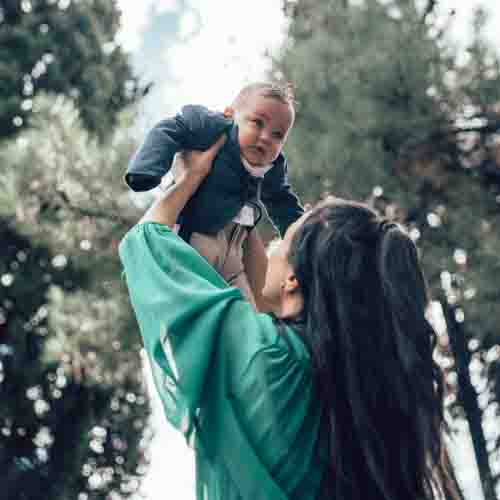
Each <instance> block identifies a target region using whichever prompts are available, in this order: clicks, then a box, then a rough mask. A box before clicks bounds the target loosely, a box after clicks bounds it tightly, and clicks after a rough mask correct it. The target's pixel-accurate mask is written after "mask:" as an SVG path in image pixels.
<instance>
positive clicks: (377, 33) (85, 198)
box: [0, 0, 500, 500]
mask: <svg viewBox="0 0 500 500" xmlns="http://www.w3.org/2000/svg"><path fill="white" fill-rule="evenodd" d="M499 28H500V7H498V6H496V2H493V1H465V0H464V1H455V2H453V1H451V0H447V1H445V0H420V1H419V0H321V1H320V0H293V1H292V0H254V1H253V2H244V1H243V0H232V1H217V2H215V1H213V0H212V1H209V0H156V1H153V0H142V1H141V2H137V1H134V0H0V250H1V251H0V397H1V401H2V404H1V405H0V479H1V484H2V498H5V499H7V500H14V499H15V500H19V499H24V500H73V499H75V500H119V499H126V498H132V499H133V498H146V499H150V500H154V499H156V498H176V499H179V500H192V499H194V488H193V481H194V470H193V457H192V453H191V451H190V450H189V449H188V448H187V447H186V445H185V443H184V442H183V439H182V438H181V437H180V436H177V435H176V434H175V433H174V432H173V431H170V429H169V428H168V426H167V424H166V421H165V419H164V417H163V415H162V414H161V410H160V409H159V407H158V405H157V402H156V400H155V396H154V393H153V392H151V391H149V390H148V384H149V381H148V380H149V375H148V369H147V367H144V364H143V358H142V353H141V346H140V342H139V338H138V332H137V325H136V323H135V321H134V319H133V317H132V315H131V310H130V306H129V303H128V299H127V294H126V290H125V287H124V283H123V282H122V279H121V270H120V265H119V262H118V258H117V245H118V243H119V241H120V238H121V237H122V236H123V235H124V233H125V232H126V231H127V229H128V228H129V227H130V226H131V225H132V224H133V223H134V222H135V221H137V219H138V217H140V214H141V209H140V207H139V206H140V205H141V202H145V203H146V202H147V200H146V201H144V200H140V199H139V200H137V199H132V198H131V197H130V195H129V193H128V192H127V189H126V187H125V185H124V183H123V181H122V176H123V173H124V169H125V167H126V164H127V161H128V158H129V157H130V155H131V153H132V152H133V151H134V149H135V148H136V147H137V145H138V143H139V142H140V141H141V140H142V138H143V137H144V133H145V131H146V130H147V129H148V128H149V127H151V126H152V125H153V124H154V123H155V122H156V121H158V120H159V119H161V118H163V117H164V116H167V115H170V114H172V113H175V112H176V111H177V110H178V109H179V108H180V106H182V105H183V104H186V103H200V104H204V105H206V106H209V107H211V108H214V109H223V107H224V106H225V105H227V104H228V103H230V102H231V100H232V99H233V97H234V96H235V94H236V93H237V92H238V90H239V88H240V87H241V86H242V85H244V84H245V83H248V82H250V81H254V80H259V79H262V78H275V79H286V80H290V81H291V82H293V84H294V85H295V88H296V97H297V100H298V102H299V105H298V115H297V121H296V124H295V127H294V129H293V131H292V133H291V136H290V139H289V141H288V143H287V145H286V153H287V155H288V158H289V163H290V175H291V178H292V179H291V180H292V184H293V185H294V187H295V189H296V191H297V192H298V193H299V194H300V195H301V197H302V199H303V200H304V201H306V202H307V201H315V200H317V199H319V198H322V197H324V196H326V195H327V194H329V193H335V194H336V195H339V196H347V197H354V198H356V199H363V200H365V201H367V202H369V203H371V204H372V205H373V206H375V207H377V208H378V209H379V210H381V211H382V212H384V213H385V214H386V215H388V216H390V217H393V218H395V219H397V220H400V221H402V222H404V223H405V224H406V225H407V226H408V227H409V230H410V234H411V235H412V238H413V239H414V240H415V241H416V243H417V245H418V247H419V250H420V253H421V256H422V260H423V264H424V267H425V270H426V274H427V277H428V281H429V285H430V288H431V290H432V298H433V301H432V307H431V310H430V318H431V320H432V321H433V323H434V325H435V327H436V329H437V331H438V333H439V344H438V346H437V351H436V357H437V359H438V361H439V363H440V364H441V366H442V367H443V370H444V371H445V376H446V382H447V396H446V402H445V403H446V412H447V420H448V422H449V424H450V429H451V431H452V434H451V437H450V439H449V448H450V451H451V454H452V458H453V465H454V473H455V475H456V477H457V480H458V482H459V484H460V486H461V488H462V492H463V498H464V499H465V500H476V499H481V498H484V499H485V500H493V499H497V498H500V480H499V479H500V425H499V412H500V408H499V402H500V361H499V360H500V345H499V342H500V232H499V230H498V227H499V222H500V53H499V41H500V38H499V35H498V33H499V32H500V30H499ZM266 231H267V232H268V237H272V234H271V233H270V232H269V231H270V229H269V228H267V229H266ZM150 394H151V396H150Z"/></svg>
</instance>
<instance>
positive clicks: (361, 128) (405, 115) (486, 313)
mask: <svg viewBox="0 0 500 500" xmlns="http://www.w3.org/2000/svg"><path fill="white" fill-rule="evenodd" d="M436 4H437V3H436V2H434V1H429V2H414V1H413V0H392V1H384V2H382V1H380V2H379V1H375V0H374V1H367V2H358V1H356V2H354V1H348V0H329V1H326V2H320V3H318V2H314V1H313V0H297V1H293V2H292V1H287V2H285V5H284V9H285V13H286V15H287V16H288V17H289V20H290V28H289V38H288V41H287V44H286V47H285V49H284V51H283V54H282V56H281V57H280V59H279V60H278V61H276V65H275V75H276V76H278V77H279V76H283V75H284V76H285V77H286V78H287V79H290V80H291V81H292V82H293V83H294V84H295V86H296V94H297V100H298V102H299V109H298V115H297V120H296V124H295V126H294V130H293V131H292V134H291V137H290V139H289V141H288V144H287V152H288V155H289V158H290V160H291V161H290V163H291V169H292V170H291V178H292V182H293V183H294V185H295V186H296V188H298V191H299V192H300V193H301V194H302V195H303V197H304V198H305V200H306V201H314V200H316V199H317V198H318V197H321V196H325V195H326V194H328V193H333V194H335V195H337V196H347V197H354V198H357V199H364V200H366V201H368V202H369V203H372V204H373V205H375V206H376V207H378V208H380V209H381V210H382V212H383V213H385V214H386V215H388V216H390V217H393V218H396V219H398V220H401V221H403V222H405V223H406V224H407V226H408V228H409V231H410V235H411V236H412V238H413V239H414V240H415V241H417V243H418V245H419V248H420V252H421V255H422V260H423V264H424V268H425V270H426V273H427V277H428V280H429V284H430V286H431V289H432V292H433V296H434V297H435V298H436V300H437V299H439V298H441V297H443V296H444V299H443V305H444V308H445V310H448V308H449V307H451V308H452V310H453V313H454V315H455V318H456V320H457V321H458V322H459V323H460V329H458V330H457V329H456V328H455V329H453V328H452V327H451V326H450V328H449V330H450V331H449V334H450V335H451V334H452V333H453V332H457V331H460V332H462V333H461V335H462V338H461V339H460V341H461V342H462V343H464V344H465V345H468V346H469V348H472V349H473V350H474V351H475V352H472V353H471V354H472V360H475V359H476V360H478V362H482V363H483V364H484V365H485V366H486V361H485V360H486V359H487V360H489V361H488V364H487V367H490V368H491V369H490V372H491V373H498V370H497V371H496V372H495V370H494V367H495V366H496V365H497V363H498V358H499V356H500V353H499V352H498V346H497V344H498V343H499V337H500V335H499V330H498V324H500V307H499V304H500V300H499V299H500V289H499V287H498V283H500V257H499V256H500V234H499V232H498V231H497V230H495V228H496V227H498V224H499V222H500V197H499V193H500V161H499V160H500V155H499V154H498V152H499V149H498V139H497V136H496V133H497V132H498V130H500V114H499V111H500V107H499V103H500V72H499V68H500V63H499V56H498V54H497V53H496V52H495V51H494V50H493V49H492V48H491V47H490V46H488V44H487V43H486V42H485V41H484V36H483V33H484V26H485V22H486V19H487V16H486V14H485V13H484V12H483V11H481V10H479V11H477V12H476V15H475V18H474V32H475V36H474V39H473V41H472V43H471V45H470V46H469V47H468V49H467V51H466V52H465V57H464V54H463V53H459V52H457V50H456V49H454V48H453V47H452V46H451V45H450V44H449V43H447V38H446V33H447V28H448V26H449V23H450V22H451V19H450V18H448V19H443V18H442V17H441V16H440V15H439V14H438V11H437V9H436ZM464 336H465V338H463V337H464ZM470 341H472V342H470ZM472 346H473V347H472ZM478 346H479V347H478ZM465 362H466V365H465V366H468V364H469V363H468V362H467V361H465ZM472 366H473V365H472V364H471V367H472ZM481 371H482V372H484V371H485V370H484V368H483V369H482V370H481ZM483 380H484V377H483ZM469 383H470V379H469ZM488 383H489V384H490V385H492V386H495V384H496V387H498V379H494V378H491V379H490V380H489V382H488ZM476 385H477V384H476ZM476 390H477V389H476ZM490 393H492V390H490ZM468 394H470V391H469V392H468ZM483 396H484V395H483ZM483 399H484V397H483ZM490 402H493V400H492V399H491V398H490ZM470 403H472V405H473V406H474V405H475V410H474V411H475V412H476V414H478V415H479V421H480V419H481V415H480V413H481V412H480V408H479V406H478V400H477V398H475V401H470ZM495 408H497V409H496V410H495ZM495 412H497V413H498V405H497V406H494V405H493V406H491V412H490V413H495ZM497 416H498V415H497ZM476 417H477V415H475V416H474V418H475V421H477V420H478V419H477V418H476ZM478 432H481V429H479V431H478ZM475 437H478V439H479V438H481V437H483V436H473V438H475ZM479 441H481V439H479ZM483 441H484V440H483ZM483 447H484V442H483ZM486 455H487V453H486ZM491 457H493V455H491ZM480 466H481V472H482V477H483V480H484V484H483V486H484V490H485V492H486V496H487V498H488V499H492V498H494V493H493V485H492V483H491V481H490V480H489V478H490V476H491V470H490V469H489V465H488V463H487V460H486V461H483V462H482V463H480Z"/></svg>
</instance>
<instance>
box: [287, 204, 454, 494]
mask: <svg viewBox="0 0 500 500" xmlns="http://www.w3.org/2000/svg"><path fill="white" fill-rule="evenodd" d="M289 262H290V264H291V266H292V268H293V269H294V272H295V274H296V277H297V280H298V282H299V285H300V288H301V292H302V294H303V297H304V314H305V333H304V336H305V340H306V342H307V343H308V344H309V347H310V350H311V352H312V358H313V363H314V365H315V372H316V374H317V382H318V383H317V387H318V391H319V397H320V401H322V404H323V405H324V426H323V432H324V436H322V440H325V439H326V440H327V441H328V464H329V467H328V473H327V474H326V475H325V480H324V496H325V497H331V498H335V499H336V500H417V499H418V500H437V499H440V498H442V496H441V494H443V495H444V498H447V499H450V498H456V490H455V486H454V484H453V483H452V482H451V480H450V479H449V475H448V463H447V458H446V457H447V454H446V451H445V447H444V443H443V429H444V417H443V403H442V399H443V382H442V378H441V371H440V370H439V368H438V366H437V365H436V363H435V361H434V360H433V349H434V346H435V332H434V331H433V329H432V327H431V326H430V324H429V323H428V321H427V319H426V317H425V313H426V309H427V306H428V294H427V287H426V283H425V279H424V276H423V273H422V270H421V267H420V264H419V261H418V256H417V249H416V248H415V245H414V243H413V242H412V241H411V239H410V238H409V236H408V235H407V234H406V233H405V231H404V230H403V229H402V228H401V227H400V226H399V225H397V224H395V223H391V222H388V221H385V220H383V219H382V218H380V217H379V216H378V215H377V213H376V212H375V211H373V210H371V209H370V208H369V207H367V206H365V205H362V204H358V203H354V202H348V201H344V200H336V201H334V202H328V203H323V204H322V205H320V206H318V207H316V208H315V209H313V210H312V212H311V214H310V215H309V217H308V218H307V219H306V220H305V222H304V223H303V225H302V226H301V227H300V228H299V229H298V230H297V232H296V234H295V235H294V237H293V238H292V241H291V244H290V250H289Z"/></svg>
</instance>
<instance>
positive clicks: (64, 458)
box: [0, 95, 149, 500]
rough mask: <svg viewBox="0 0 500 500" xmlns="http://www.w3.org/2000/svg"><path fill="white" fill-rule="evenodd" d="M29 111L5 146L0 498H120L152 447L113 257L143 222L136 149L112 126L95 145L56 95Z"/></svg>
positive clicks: (1, 172) (135, 344) (132, 329)
mask: <svg viewBox="0 0 500 500" xmlns="http://www.w3.org/2000/svg"><path fill="white" fill-rule="evenodd" d="M34 111H35V112H34V113H33V117H32V126H31V127H30V128H26V129H25V130H23V131H22V132H21V133H20V134H19V135H18V137H17V139H16V140H15V141H9V142H6V143H5V144H4V147H3V148H2V149H1V150H0V157H1V162H0V163H1V167H0V179H2V188H3V189H2V192H3V194H2V196H1V197H0V214H1V216H2V217H3V219H2V224H1V227H2V231H3V234H2V241H3V242H4V241H5V242H6V244H7V247H6V248H7V252H6V253H5V254H2V261H1V266H2V268H0V280H1V290H2V297H1V310H0V319H1V321H0V323H2V327H1V328H2V330H3V331H2V339H1V346H0V361H1V362H2V364H1V365H0V366H1V367H2V377H1V379H2V380H1V383H0V391H1V394H2V401H4V404H3V405H2V409H1V410H0V425H1V426H2V429H0V432H2V433H3V435H2V440H1V441H2V444H1V446H0V462H1V463H2V467H1V470H2V478H3V480H4V481H3V482H2V484H5V485H7V486H6V489H5V491H7V496H6V497H5V498H8V499H9V500H10V499H14V498H15V499H18V498H25V499H29V500H31V499H37V500H39V499H47V500H49V499H50V500H55V499H58V498H61V499H66V498H86V499H92V498H94V499H100V498H105V497H106V495H108V494H109V495H114V496H112V497H110V498H124V497H127V496H129V495H131V494H132V493H134V492H135V491H136V489H137V487H138V486H139V479H140V476H141V475H142V474H143V473H144V472H145V465H146V447H147V443H148V440H149V430H148V425H147V417H148V414H149V405H148V402H147V400H146V398H145V394H144V387H143V382H142V377H141V360H140V356H139V351H140V343H139V338H138V335H137V328H136V325H135V322H134V321H133V319H132V317H131V314H130V308H129V305H128V301H127V296H126V292H125V289H124V286H123V284H122V283H121V281H120V265H119V262H118V258H117V253H116V250H117V242H118V240H119V238H120V237H121V236H122V235H123V234H124V232H125V231H126V230H127V229H128V228H129V227H130V226H131V225H132V223H133V222H134V221H135V220H136V218H137V213H134V212H133V210H132V209H131V208H130V202H129V199H128V196H127V193H126V187H125V185H124V184H123V183H122V181H121V177H122V174H123V165H124V164H125V163H126V159H127V158H128V156H129V154H130V150H131V145H132V141H131V138H130V137H129V135H128V134H127V133H126V132H123V130H126V128H124V127H120V128H118V129H117V130H116V131H115V132H114V133H113V134H110V135H109V139H108V141H107V142H102V141H100V142H98V141H97V139H95V138H94V137H93V136H92V135H91V134H89V133H88V132H87V131H86V130H85V129H84V128H83V125H82V120H80V118H79V112H78V110H77V109H76V107H75V105H74V103H73V101H72V100H70V99H65V98H63V97H61V96H59V97H48V96H43V95H40V96H38V97H37V98H36V99H35V100H34ZM125 118H126V117H125ZM131 210H132V211H131ZM34 241H36V242H37V243H36V245H34V244H33V243H32V242H34ZM5 403H7V404H5ZM80 494H81V496H80V497H79V495H80ZM118 495H120V496H118Z"/></svg>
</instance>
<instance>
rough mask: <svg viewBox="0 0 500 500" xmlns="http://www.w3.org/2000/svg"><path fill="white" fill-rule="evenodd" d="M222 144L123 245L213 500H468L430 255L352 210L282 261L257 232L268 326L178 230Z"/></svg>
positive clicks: (304, 225) (330, 214)
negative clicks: (431, 292) (454, 465)
mask: <svg viewBox="0 0 500 500" xmlns="http://www.w3.org/2000/svg"><path fill="white" fill-rule="evenodd" d="M221 144H222V142H221V141H219V143H218V144H217V145H216V146H215V147H213V148H212V149H211V150H209V151H207V152H204V153H191V154H190V155H189V157H186V158H185V159H184V160H183V161H184V167H185V168H186V170H187V173H186V175H185V176H184V178H183V179H182V180H180V182H179V183H178V184H177V185H176V186H174V188H173V190H172V191H171V192H170V193H168V195H167V196H166V197H165V198H163V199H162V200H160V201H159V202H157V203H156V204H155V205H154V206H153V207H152V208H151V209H150V210H149V211H148V212H147V213H146V215H145V216H144V218H143V220H142V221H141V223H140V224H139V225H137V226H136V227H134V228H133V229H132V230H131V231H130V232H129V233H128V234H127V235H126V236H125V238H124V239H123V241H122V243H121V245H120V256H121V259H122V262H123V265H124V268H125V275H126V279H127V284H128V288H129V292H130V297H131V301H132V305H133V307H134V309H135V313H136V316H137V319H138V322H139V325H140V329H141V333H142V336H143V338H144V345H145V349H146V351H147V353H148V355H149V358H150V361H151V366H152V370H153V375H154V379H155V383H156V386H157V389H158V391H159V393H160V396H161V399H162V402H163V406H164V409H165V413H166V415H167V417H168V419H169V420H170V422H171V423H172V424H173V425H175V426H176V427H177V428H178V429H179V430H181V431H182V432H183V433H184V434H185V436H186V437H187V439H188V440H189V441H190V442H191V443H192V445H193V446H194V448H195V450H196V462H197V478H196V482H197V498H198V499H209V500H213V499H217V500H219V499H224V500H226V499H244V500H256V499H262V500H281V499H301V500H305V499H318V498H331V499H336V500H358V499H359V500H361V499H363V500H402V499H404V500H417V499H419V500H437V499H438V498H442V496H441V495H445V496H446V497H447V498H452V497H454V495H455V492H454V486H453V485H452V483H451V482H449V481H448V474H447V463H446V460H445V457H446V453H445V449H444V445H443V440H442V432H443V426H444V420H443V413H442V392H443V391H442V388H443V385H442V381H441V376H440V372H439V370H438V367H437V366H436V365H435V363H434V361H433V358H432V350H433V343H434V340H435V334H434V332H433V331H432V329H431V327H430V326H429V324H428V322H427V321H426V319H425V310H426V307H427V301H428V299H427V295H426V287H425V283H424V278H423V275H422V271H421V268H420V266H419V263H418V258H417V252H416V249H415V246H414V244H413V243H412V241H411V240H410V239H409V237H408V236H407V235H406V233H405V232H404V231H403V230H402V229H401V228H400V227H399V226H398V225H396V224H393V223H390V222H387V221H385V220H383V219H381V218H379V217H378V216H377V214H376V213H375V212H373V211H372V210H371V209H369V208H368V207H366V206H364V205H361V204H356V203H352V202H347V201H341V200H335V201H328V202H325V203H323V204H321V205H319V206H317V207H316V208H314V209H312V210H311V211H310V212H308V213H307V214H305V215H304V216H303V217H302V218H301V219H299V220H298V221H297V222H296V223H294V224H293V225H292V226H290V228H289V229H288V231H287V233H286V235H285V237H284V239H283V241H282V242H281V243H280V245H279V246H278V248H277V250H276V251H275V252H274V253H273V254H272V256H271V257H270V258H269V262H268V264H267V262H266V257H265V254H264V252H263V248H262V244H261V243H260V240H259V239H258V237H257V235H256V234H251V236H250V238H249V244H250V245H254V249H252V250H253V251H254V252H253V253H255V252H258V255H260V259H261V262H262V268H263V269H265V268H266V266H267V273H266V276H265V285H264V287H263V291H262V296H263V297H262V298H263V299H265V300H267V302H268V304H269V305H270V307H271V310H272V311H273V314H258V313H256V312H255V310H254V309H253V308H252V306H251V305H250V304H248V303H247V302H245V301H244V300H243V298H242V296H241V293H240V292H239V290H238V289H236V288H231V287H229V286H228V285H227V284H226V283H225V282H224V280H223V279H222V278H221V277H220V276H219V275H218V274H217V273H216V272H215V271H214V270H213V269H212V268H211V267H210V266H209V265H208V264H207V263H206V261H204V259H203V258H202V257H200V256H199V255H198V254H197V253H196V251H195V250H193V249H192V248H191V247H189V246H188V245H187V244H185V243H184V242H183V240H181V239H180V238H179V237H178V236H177V235H175V233H174V232H172V231H171V228H172V227H173V226H174V224H175V221H176V219H177V216H178V214H179V212H180V210H181V209H182V207H183V206H184V204H185V203H186V202H187V201H188V199H189V197H190V196H191V195H192V194H193V193H194V192H195V191H196V189H197V187H198V186H199V185H200V183H201V182H202V181H203V178H204V177H205V176H206V175H207V173H208V172H209V170H210V166H211V162H212V159H213V157H214V156H215V154H216V152H217V148H218V147H220V145H221ZM179 161H182V160H179ZM166 487H168V486H166Z"/></svg>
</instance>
